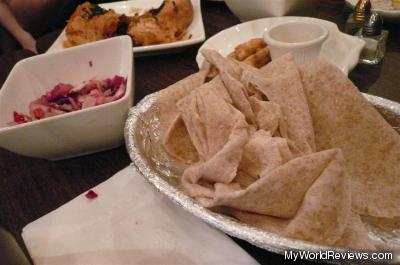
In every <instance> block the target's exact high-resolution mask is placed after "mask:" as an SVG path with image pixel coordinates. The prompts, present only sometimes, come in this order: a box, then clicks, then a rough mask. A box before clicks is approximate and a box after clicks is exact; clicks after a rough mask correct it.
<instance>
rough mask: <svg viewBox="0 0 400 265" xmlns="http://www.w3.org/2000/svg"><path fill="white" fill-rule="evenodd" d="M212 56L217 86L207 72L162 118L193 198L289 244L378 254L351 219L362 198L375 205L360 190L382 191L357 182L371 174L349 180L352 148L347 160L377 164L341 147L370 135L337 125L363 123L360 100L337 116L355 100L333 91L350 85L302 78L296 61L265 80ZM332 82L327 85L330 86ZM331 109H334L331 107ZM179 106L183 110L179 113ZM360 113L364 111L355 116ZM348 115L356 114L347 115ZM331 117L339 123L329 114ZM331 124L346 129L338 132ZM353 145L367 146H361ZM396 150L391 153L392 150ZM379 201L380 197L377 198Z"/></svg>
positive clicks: (307, 72)
mask: <svg viewBox="0 0 400 265" xmlns="http://www.w3.org/2000/svg"><path fill="white" fill-rule="evenodd" d="M202 52H203V55H204V57H205V59H206V65H207V68H208V69H217V73H216V75H215V76H214V78H213V79H212V80H211V81H210V82H205V76H206V75H207V74H204V73H203V72H207V71H206V70H204V71H203V72H202V74H201V75H200V74H199V75H198V76H192V77H191V79H189V80H186V82H183V83H181V85H179V86H177V87H174V86H172V88H168V91H165V92H163V93H161V96H160V97H159V99H158V101H159V104H161V106H160V110H161V109H163V110H165V113H163V114H161V117H160V119H161V124H162V129H163V130H164V134H163V139H164V147H165V149H166V151H167V152H168V154H169V155H170V156H171V157H173V158H174V159H176V160H178V161H181V162H184V163H186V164H187V165H188V166H187V167H186V169H185V170H184V173H183V175H182V176H181V178H180V182H181V185H182V187H183V189H184V190H185V192H186V193H187V194H188V195H189V196H191V197H193V198H195V199H197V200H198V201H199V202H200V203H201V204H203V205H204V206H206V207H216V208H218V209H220V208H224V209H225V208H226V209H228V211H229V212H231V213H232V215H233V216H235V217H237V218H238V219H239V220H242V221H244V222H246V223H249V224H252V225H255V226H258V227H261V228H263V229H266V230H268V231H272V232H275V233H279V234H281V235H283V236H287V237H291V238H296V239H301V240H307V241H311V242H314V243H319V244H326V245H337V246H347V247H353V248H364V249H373V248H374V246H373V244H372V243H371V242H370V240H369V238H368V235H367V232H366V229H365V227H364V226H363V224H362V222H361V220H360V217H359V215H358V214H356V213H353V212H352V210H351V199H352V196H353V199H354V198H355V199H356V200H357V199H359V200H360V201H362V202H364V201H363V200H364V199H365V198H364V197H368V196H369V195H361V194H360V192H361V190H360V189H365V188H367V190H368V189H369V190H373V187H364V186H363V185H364V184H366V183H365V182H364V181H365V179H363V177H360V176H359V175H357V174H361V173H365V172H366V171H363V170H364V169H362V170H359V171H357V170H358V169H359V168H362V166H365V165H367V164H364V162H362V163H361V164H357V163H355V165H354V166H353V168H352V170H351V171H350V174H353V173H354V172H356V173H357V174H356V177H355V178H354V176H350V175H349V174H348V172H347V171H346V170H347V167H349V163H348V162H346V161H345V159H344V156H343V152H342V150H341V149H338V148H336V147H340V148H342V149H343V150H344V154H345V156H346V158H347V153H346V152H350V155H354V156H355V155H361V158H363V159H367V161H368V159H369V158H371V157H373V158H375V156H374V155H369V154H367V153H365V154H360V153H357V152H355V153H354V154H353V153H351V152H352V150H353V148H355V146H353V147H347V148H348V149H346V146H342V145H340V144H343V145H345V140H344V139H345V138H346V137H350V136H351V135H353V136H354V135H357V134H358V133H361V131H358V130H355V131H352V133H347V132H342V131H341V130H342V129H343V130H344V131H345V129H344V128H345V127H346V126H347V127H348V128H349V130H350V131H351V130H353V129H354V128H357V126H358V125H354V124H350V123H346V122H343V123H341V122H340V121H339V120H338V118H337V117H335V115H345V113H350V114H349V116H344V119H346V118H350V119H351V120H353V121H357V118H358V117H357V115H359V114H360V113H361V109H358V108H359V106H357V104H359V103H358V100H359V98H357V97H354V98H353V101H349V102H348V101H347V100H344V103H343V104H344V105H340V104H337V105H340V106H337V107H336V108H333V107H332V106H331V104H332V105H334V104H335V102H338V101H340V100H341V97H342V96H343V95H346V96H347V95H348V92H346V93H343V94H342V95H341V97H334V96H331V93H333V92H332V91H333V88H335V87H338V86H340V85H344V86H345V87H346V86H347V83H346V82H347V81H343V80H341V79H340V78H341V77H339V76H337V75H336V74H333V75H331V76H329V75H326V73H324V72H319V71H320V70H318V69H314V68H313V67H311V66H309V67H302V69H301V74H300V72H299V70H298V68H297V66H296V64H295V63H294V61H293V57H292V56H291V55H286V56H283V57H281V58H279V59H278V60H275V61H274V62H273V63H270V64H269V65H268V66H266V67H264V68H263V70H258V69H255V68H251V67H250V66H247V65H246V66H244V65H242V64H241V63H238V62H235V61H233V60H230V59H225V58H223V57H222V56H221V55H220V54H218V53H217V52H215V51H212V50H204V51H202ZM314 67H316V68H318V67H321V66H320V65H317V66H314ZM324 67H327V68H326V69H329V67H328V66H324ZM322 68H323V67H322ZM315 73H317V74H315ZM322 74H325V77H320V75H322ZM331 79H333V80H336V83H334V85H332V87H331V86H330V85H325V86H324V85H323V82H327V83H328V82H332V80H331ZM338 80H339V81H340V82H339V81H338ZM189 87H190V88H189ZM318 87H322V89H321V92H316V90H317V88H318ZM343 90H346V91H347V90H349V89H348V88H346V89H343ZM350 94H351V93H350ZM328 97H331V98H329V99H328V100H327V98H328ZM331 99H332V100H331ZM326 100H327V101H328V102H329V104H328V106H323V104H325V101H326ZM321 102H324V103H323V104H322V103H321ZM169 104H170V105H173V107H172V108H170V109H168V108H169V107H168V105H169ZM346 104H349V106H347V105H346ZM350 104H355V105H356V107H355V108H354V109H350ZM309 105H310V107H309ZM361 105H362V104H361ZM361 105H360V106H361ZM343 106H346V108H347V107H348V108H349V109H348V110H350V111H347V112H345V113H342V112H341V111H340V108H341V107H343ZM310 108H311V109H310ZM331 109H332V110H333V114H331V113H329V111H330V110H331ZM354 110H356V112H355V113H352V112H351V111H354ZM320 113H322V114H321V115H320ZM323 115H325V116H323ZM369 115H370V116H371V117H373V118H374V119H376V117H375V116H374V115H372V114H369ZM320 119H323V121H320ZM329 119H332V120H333V121H334V122H336V124H335V123H334V124H333V125H332V124H330V123H329ZM367 120H368V119H367ZM364 122H365V121H362V122H361V123H364ZM374 122H376V120H374ZM313 123H314V124H313ZM315 123H316V124H317V126H316V127H315V128H316V129H315V133H316V135H314V127H313V126H315ZM336 125H339V127H340V126H343V128H342V127H340V129H339V132H340V133H341V134H342V136H343V138H342V136H340V137H339V136H338V137H335V136H334V134H335V133H334V129H335V128H336V127H335V126H336ZM365 126H366V127H368V126H371V124H370V123H366V124H365ZM362 129H363V130H365V128H364V127H363V128H362ZM374 130H376V135H375V134H371V135H372V136H374V137H377V135H379V133H380V131H379V130H378V129H374ZM374 130H373V131H374ZM378 131H379V132H378ZM371 135H370V136H371ZM387 135H389V136H390V135H391V134H390V133H387V134H386V136H387ZM315 137H317V138H316V140H315ZM353 138H357V137H353ZM359 138H360V139H363V141H366V140H367V139H368V137H364V138H363V137H359ZM372 139H375V138H372ZM337 144H339V145H337ZM351 144H358V145H361V144H362V143H361V142H358V141H357V140H353V141H351ZM368 145H369V146H370V147H373V145H372V144H370V143H368ZM386 149H389V150H390V148H389V146H388V145H387V146H386ZM316 150H318V152H317V151H316ZM349 150H350V151H349ZM399 150H400V149H399ZM364 151H366V150H364ZM378 152H380V153H379V154H380V155H383V154H382V151H380V150H378ZM391 152H392V154H397V153H396V152H394V151H391ZM350 157H352V158H353V156H350ZM398 161H400V159H399V160H398ZM350 162H354V161H350ZM390 163H394V161H391V162H390ZM346 165H347V167H346ZM350 167H351V165H350ZM384 169H386V168H384ZM388 172H390V173H393V172H392V171H388ZM355 180H356V181H355ZM360 180H361V181H360ZM368 180H369V178H368ZM372 180H374V181H376V182H378V180H377V179H375V178H372ZM383 181H384V182H385V185H388V184H390V183H389V181H392V179H390V178H387V177H384V178H383ZM350 183H351V185H350ZM360 183H361V184H360ZM383 190H384V191H386V192H388V194H387V195H385V196H386V198H385V199H388V198H389V199H392V197H393V196H394V194H393V193H392V190H391V188H386V189H383ZM394 190H396V189H394ZM376 195H377V193H376V192H375V193H373V196H372V198H375V199H376V197H375V196H376ZM362 196H364V197H362ZM355 204H356V205H357V203H355ZM376 206H385V207H388V208H389V209H390V211H387V209H386V210H384V211H383V212H384V213H385V214H386V216H388V213H390V214H392V215H393V211H392V210H393V209H394V208H395V207H394V206H393V205H391V204H390V203H386V205H385V203H381V202H380V203H377V204H376ZM353 208H355V209H356V207H354V202H353ZM359 212H362V211H359ZM381 213H382V212H381ZM381 213H380V214H381Z"/></svg>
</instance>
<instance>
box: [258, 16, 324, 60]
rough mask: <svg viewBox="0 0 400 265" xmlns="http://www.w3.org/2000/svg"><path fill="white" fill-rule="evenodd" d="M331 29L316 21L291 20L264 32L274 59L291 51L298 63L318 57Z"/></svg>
mask: <svg viewBox="0 0 400 265" xmlns="http://www.w3.org/2000/svg"><path fill="white" fill-rule="evenodd" d="M328 35H329V31H328V30H327V29H326V28H325V27H323V26H321V25H319V24H316V23H312V22H303V21H291V22H284V23H281V24H278V25H275V26H273V27H271V28H270V29H269V30H267V31H266V32H265V33H264V40H265V42H266V43H267V44H268V47H269V50H270V52H271V58H272V60H274V59H276V58H278V57H280V56H282V55H284V54H286V53H289V52H291V53H292V54H293V56H294V60H295V62H296V63H297V64H303V63H306V62H309V61H312V60H315V59H316V58H318V56H319V54H320V52H321V48H322V44H323V43H324V41H325V40H326V39H327V38H328Z"/></svg>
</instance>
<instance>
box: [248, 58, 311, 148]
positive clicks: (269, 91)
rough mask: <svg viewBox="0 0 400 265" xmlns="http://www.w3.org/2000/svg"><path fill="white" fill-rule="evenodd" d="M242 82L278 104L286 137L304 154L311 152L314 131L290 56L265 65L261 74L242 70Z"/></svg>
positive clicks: (255, 70) (297, 74)
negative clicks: (284, 119)
mask: <svg viewBox="0 0 400 265" xmlns="http://www.w3.org/2000/svg"><path fill="white" fill-rule="evenodd" d="M241 79H242V82H243V83H244V84H246V86H250V85H253V86H255V87H256V88H257V89H258V90H260V91H261V92H262V93H263V94H264V95H265V96H266V97H267V98H268V100H270V101H272V102H274V103H276V104H278V105H279V106H280V108H281V110H282V113H283V115H284V116H286V118H287V126H288V128H287V134H288V137H289V139H290V140H292V141H293V142H294V143H295V144H296V145H297V146H298V148H299V149H300V150H301V151H302V152H303V153H305V154H309V153H312V152H314V151H315V142H314V129H313V124H312V120H311V115H310V111H309V108H308V104H307V100H306V97H305V95H304V91H303V84H302V82H301V79H300V74H299V71H298V69H297V66H296V64H295V62H294V59H293V56H292V55H291V54H287V55H284V56H282V57H280V58H278V59H276V60H274V61H273V62H271V63H269V64H268V65H267V66H266V67H265V68H264V70H263V71H261V70H258V69H256V68H253V69H251V68H248V67H247V68H246V69H244V70H243V73H242V77H241Z"/></svg>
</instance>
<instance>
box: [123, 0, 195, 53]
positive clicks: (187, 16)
mask: <svg viewBox="0 0 400 265" xmlns="http://www.w3.org/2000/svg"><path fill="white" fill-rule="evenodd" d="M192 20H193V6H192V2H191V1H190V0H164V2H163V3H162V5H161V6H160V7H159V8H157V9H151V10H149V11H148V12H146V13H144V14H143V15H141V16H135V17H134V18H133V19H132V21H131V22H130V24H129V27H128V34H129V35H130V36H131V37H132V39H133V40H134V43H135V45H138V46H140V45H152V44H160V43H168V42H173V41H177V40H180V39H182V38H183V37H184V35H185V33H186V29H187V28H188V27H189V25H190V24H191V23H192Z"/></svg>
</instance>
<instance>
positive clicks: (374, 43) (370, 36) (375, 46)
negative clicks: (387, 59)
mask: <svg viewBox="0 0 400 265" xmlns="http://www.w3.org/2000/svg"><path fill="white" fill-rule="evenodd" d="M382 23H383V20H382V17H381V16H380V15H379V14H378V13H376V12H373V13H372V14H371V16H370V17H369V18H368V19H367V20H366V21H365V22H364V25H363V27H362V29H360V30H359V31H358V33H357V37H359V38H361V39H363V40H364V41H365V46H364V49H363V50H362V52H361V55H360V63H364V64H378V63H379V62H380V61H381V60H382V59H383V57H384V55H385V51H386V42H387V38H388V31H387V30H383V29H382Z"/></svg>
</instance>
